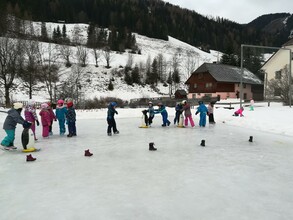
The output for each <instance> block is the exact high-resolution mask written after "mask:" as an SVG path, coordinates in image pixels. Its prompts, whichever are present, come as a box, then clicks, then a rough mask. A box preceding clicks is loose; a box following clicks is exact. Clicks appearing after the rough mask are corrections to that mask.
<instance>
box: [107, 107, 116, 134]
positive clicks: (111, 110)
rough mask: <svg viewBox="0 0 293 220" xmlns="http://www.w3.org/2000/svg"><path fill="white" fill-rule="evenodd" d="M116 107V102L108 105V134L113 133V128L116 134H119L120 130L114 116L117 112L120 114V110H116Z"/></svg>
mask: <svg viewBox="0 0 293 220" xmlns="http://www.w3.org/2000/svg"><path fill="white" fill-rule="evenodd" d="M116 107H117V103H116V102H111V103H110V104H109V105H108V112H107V122H108V129H107V133H108V136H111V135H112V129H113V132H114V134H119V131H118V130H117V127H116V121H115V118H114V115H115V114H117V115H118V112H117V111H116Z"/></svg>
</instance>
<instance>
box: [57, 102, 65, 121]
mask: <svg viewBox="0 0 293 220" xmlns="http://www.w3.org/2000/svg"><path fill="white" fill-rule="evenodd" d="M55 114H56V117H57V119H58V120H59V121H62V120H65V118H66V114H67V108H66V107H65V106H64V105H62V106H57V107H56V111H55Z"/></svg>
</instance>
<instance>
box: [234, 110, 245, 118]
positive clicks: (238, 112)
mask: <svg viewBox="0 0 293 220" xmlns="http://www.w3.org/2000/svg"><path fill="white" fill-rule="evenodd" d="M235 114H236V115H240V116H241V117H242V116H243V109H242V108H240V109H238V110H237V111H236V112H235Z"/></svg>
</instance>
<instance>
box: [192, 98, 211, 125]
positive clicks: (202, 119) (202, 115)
mask: <svg viewBox="0 0 293 220" xmlns="http://www.w3.org/2000/svg"><path fill="white" fill-rule="evenodd" d="M198 104H199V106H198V108H197V111H196V113H195V114H196V115H197V114H198V113H199V126H200V127H205V126H206V117H207V113H208V109H207V107H206V106H205V105H204V104H203V101H199V102H198Z"/></svg>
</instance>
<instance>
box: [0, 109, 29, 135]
mask: <svg viewBox="0 0 293 220" xmlns="http://www.w3.org/2000/svg"><path fill="white" fill-rule="evenodd" d="M7 113H8V115H7V117H6V119H5V121H4V124H3V129H4V130H14V129H15V128H16V124H17V123H18V124H23V123H24V122H25V120H24V119H23V118H22V117H21V115H20V112H19V111H17V110H15V109H14V108H12V109H10V110H9V111H8V112H7Z"/></svg>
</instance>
